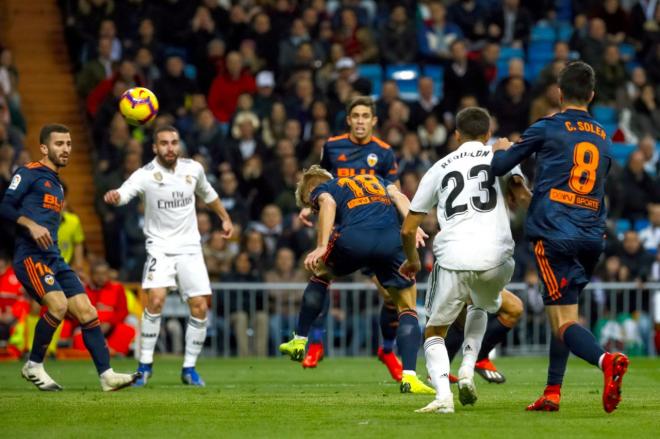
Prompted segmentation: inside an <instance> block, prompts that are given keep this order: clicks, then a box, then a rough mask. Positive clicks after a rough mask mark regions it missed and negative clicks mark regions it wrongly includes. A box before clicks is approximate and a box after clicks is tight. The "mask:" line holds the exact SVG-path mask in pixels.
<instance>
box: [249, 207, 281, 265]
mask: <svg viewBox="0 0 660 439" xmlns="http://www.w3.org/2000/svg"><path fill="white" fill-rule="evenodd" d="M250 228H251V229H254V230H256V231H257V232H259V233H260V234H261V235H262V236H263V238H264V243H265V251H266V254H267V255H268V258H269V259H272V258H273V257H274V256H275V250H276V249H277V248H278V247H279V245H278V244H279V240H280V238H281V237H282V233H283V232H284V226H283V224H282V210H281V209H280V208H279V207H278V206H276V205H275V204H269V205H267V206H265V207H264V209H263V211H262V212H261V221H259V222H256V221H255V222H252V223H251V224H250Z"/></svg>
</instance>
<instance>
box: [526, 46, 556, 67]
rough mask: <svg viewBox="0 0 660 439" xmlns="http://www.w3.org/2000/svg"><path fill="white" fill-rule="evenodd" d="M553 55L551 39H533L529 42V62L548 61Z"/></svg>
mask: <svg viewBox="0 0 660 439" xmlns="http://www.w3.org/2000/svg"><path fill="white" fill-rule="evenodd" d="M554 57H555V53H554V42H552V41H533V42H531V43H529V47H528V49H527V59H528V60H529V61H530V62H536V61H540V62H544V63H546V64H547V63H549V62H550V61H552V60H553V59H554Z"/></svg>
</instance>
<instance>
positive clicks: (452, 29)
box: [381, 1, 463, 62]
mask: <svg viewBox="0 0 660 439" xmlns="http://www.w3.org/2000/svg"><path fill="white" fill-rule="evenodd" d="M429 11H430V13H431V17H430V18H431V19H430V20H429V21H428V22H427V23H424V25H423V26H418V27H417V41H418V44H419V52H420V54H421V56H422V57H423V58H424V59H425V60H427V61H430V62H442V61H446V60H448V59H449V58H450V53H449V47H450V46H451V44H452V43H453V42H454V41H455V40H457V39H460V38H463V32H462V31H461V28H460V27H458V26H457V25H456V24H454V23H452V22H450V21H447V7H446V6H445V5H444V4H443V3H442V2H440V1H432V2H431V3H430V4H429ZM381 51H382V50H381Z"/></svg>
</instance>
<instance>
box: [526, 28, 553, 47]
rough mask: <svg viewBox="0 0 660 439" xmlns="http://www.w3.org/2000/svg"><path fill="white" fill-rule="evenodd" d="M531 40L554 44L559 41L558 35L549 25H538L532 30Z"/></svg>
mask: <svg viewBox="0 0 660 439" xmlns="http://www.w3.org/2000/svg"><path fill="white" fill-rule="evenodd" d="M530 39H531V41H532V42H537V41H545V42H550V43H553V42H554V41H555V40H556V39H557V34H556V33H555V30H554V29H553V28H552V27H550V26H548V25H547V24H537V25H536V26H534V27H533V28H532V33H531V35H530Z"/></svg>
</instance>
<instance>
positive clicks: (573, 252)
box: [534, 239, 605, 305]
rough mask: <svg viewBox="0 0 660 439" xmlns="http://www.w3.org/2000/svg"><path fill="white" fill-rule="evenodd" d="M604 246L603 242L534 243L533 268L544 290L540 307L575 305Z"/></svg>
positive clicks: (541, 241) (543, 240)
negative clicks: (542, 304)
mask: <svg viewBox="0 0 660 439" xmlns="http://www.w3.org/2000/svg"><path fill="white" fill-rule="evenodd" d="M604 246H605V243H604V241H568V240H565V241H547V240H545V239H539V240H537V241H534V255H535V257H536V258H535V259H536V266H537V268H538V270H539V274H540V275H541V279H542V281H543V286H544V288H543V290H544V291H543V303H545V304H546V305H575V304H577V303H578V298H579V295H580V293H581V292H582V290H583V289H584V287H586V286H587V284H588V283H589V280H590V279H591V275H592V274H593V272H594V269H595V268H596V264H598V260H599V259H600V255H601V253H602V252H603V249H604Z"/></svg>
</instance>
